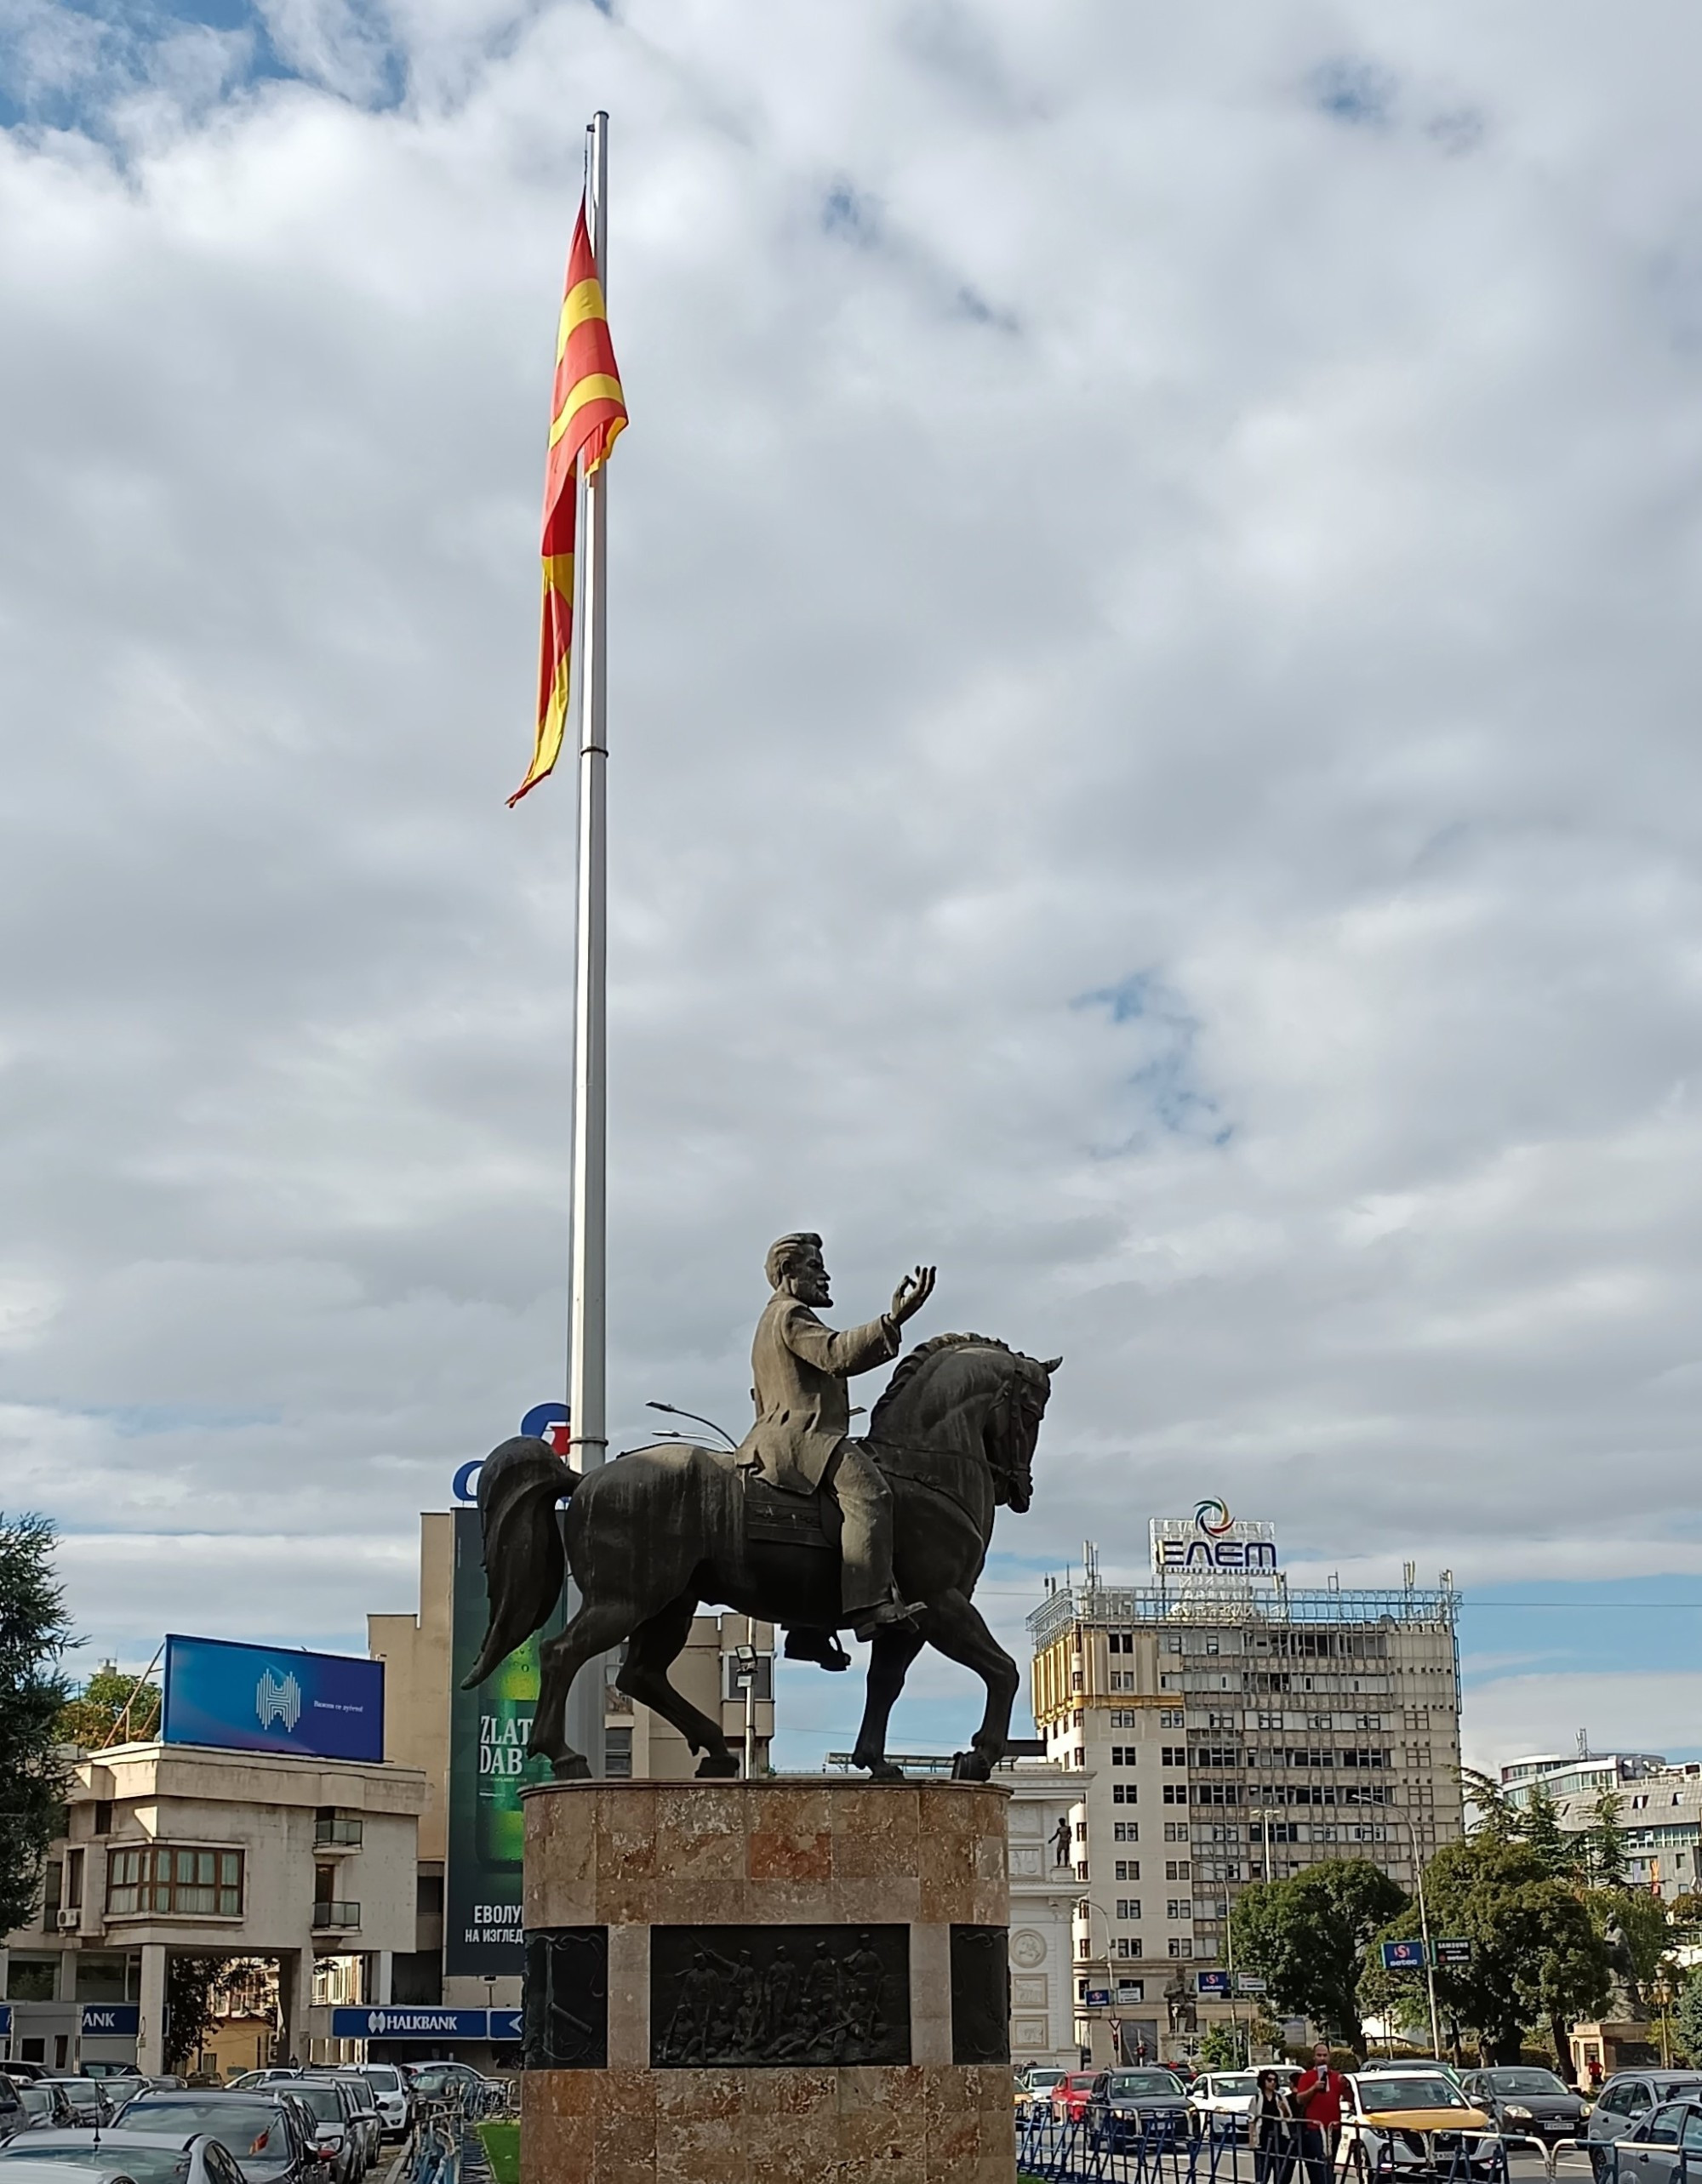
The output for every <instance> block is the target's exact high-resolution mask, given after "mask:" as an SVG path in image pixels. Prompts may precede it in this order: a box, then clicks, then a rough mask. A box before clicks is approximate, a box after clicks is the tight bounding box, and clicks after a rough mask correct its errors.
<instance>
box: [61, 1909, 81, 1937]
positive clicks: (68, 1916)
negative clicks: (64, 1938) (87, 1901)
mask: <svg viewBox="0 0 1702 2184" xmlns="http://www.w3.org/2000/svg"><path fill="white" fill-rule="evenodd" d="M82 1924H83V1913H82V1912H81V1911H79V1910H77V1908H76V1907H75V1906H73V1907H72V1908H71V1910H69V1911H61V1912H60V1914H59V1930H60V1933H61V1934H74V1933H75V1932H76V1931H77V1928H78V1927H79V1926H80V1925H82Z"/></svg>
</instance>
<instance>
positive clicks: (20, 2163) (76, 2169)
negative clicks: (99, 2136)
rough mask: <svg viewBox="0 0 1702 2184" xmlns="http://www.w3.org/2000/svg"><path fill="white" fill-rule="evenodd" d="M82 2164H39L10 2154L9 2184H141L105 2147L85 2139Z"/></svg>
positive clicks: (66, 2162)
mask: <svg viewBox="0 0 1702 2184" xmlns="http://www.w3.org/2000/svg"><path fill="white" fill-rule="evenodd" d="M81 2145H82V2152H83V2158H82V2160H81V2161H76V2162H72V2161H51V2160H49V2161H37V2160H35V2159H33V2158H31V2159H28V2160H26V2159H24V2158H21V2157H20V2158H15V2159H14V2158H13V2156H12V2154H11V2153H10V2151H9V2149H5V2150H4V2151H5V2152H6V2168H5V2172H4V2173H5V2178H6V2184H141V2179H140V2177H133V2176H132V2175H130V2172H129V2170H127V2169H125V2168H123V2166H122V2165H121V2164H119V2163H118V2162H117V2161H114V2160H110V2159H109V2158H107V2155H106V2150H105V2148H104V2147H97V2146H95V2145H94V2143H93V2141H91V2140H89V2139H88V2138H84V2139H83V2141H81Z"/></svg>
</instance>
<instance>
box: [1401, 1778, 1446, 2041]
mask: <svg viewBox="0 0 1702 2184" xmlns="http://www.w3.org/2000/svg"><path fill="white" fill-rule="evenodd" d="M1401 1817H1402V1820H1404V1821H1405V1822H1406V1823H1407V1833H1408V1836H1409V1837H1410V1838H1411V1839H1412V1845H1413V1871H1414V1873H1415V1874H1416V1875H1417V1876H1418V1883H1419V1935H1420V1936H1422V1938H1423V1941H1424V1945H1425V1989H1426V1991H1427V1992H1428V1993H1429V1995H1430V2003H1431V2054H1432V2055H1433V2056H1435V2057H1436V2061H1438V2062H1440V2061H1442V2033H1441V2032H1440V2030H1439V2029H1438V2027H1437V2024H1436V1965H1435V1964H1434V1962H1433V1961H1432V1959H1431V1919H1430V1913H1429V1911H1428V1910H1427V1909H1426V1908H1425V1868H1424V1862H1423V1861H1422V1860H1421V1859H1420V1857H1419V1831H1418V1829H1417V1828H1415V1827H1414V1825H1413V1816H1412V1814H1411V1813H1410V1812H1402V1815H1401Z"/></svg>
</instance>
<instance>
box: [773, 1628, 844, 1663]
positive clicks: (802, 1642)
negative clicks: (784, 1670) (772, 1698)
mask: <svg viewBox="0 0 1702 2184" xmlns="http://www.w3.org/2000/svg"><path fill="white" fill-rule="evenodd" d="M782 1650H783V1652H784V1654H785V1658H786V1659H787V1660H788V1661H814V1663H815V1665H816V1667H817V1668H831V1669H834V1670H836V1671H837V1670H838V1669H842V1668H849V1667H850V1666H851V1656H850V1655H849V1654H848V1652H847V1651H845V1648H844V1647H843V1646H842V1645H841V1644H840V1643H839V1640H838V1639H837V1638H836V1637H835V1636H834V1634H833V1633H832V1632H831V1630H815V1629H812V1628H809V1627H808V1625H802V1624H801V1625H800V1626H799V1627H798V1628H796V1629H793V1630H789V1631H788V1632H787V1633H786V1642H785V1646H784V1648H783V1649H782Z"/></svg>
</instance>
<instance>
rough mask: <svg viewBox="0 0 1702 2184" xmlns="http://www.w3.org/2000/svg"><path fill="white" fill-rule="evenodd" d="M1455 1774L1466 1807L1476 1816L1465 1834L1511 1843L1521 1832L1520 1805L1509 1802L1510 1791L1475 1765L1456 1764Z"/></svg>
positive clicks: (1469, 1822)
mask: <svg viewBox="0 0 1702 2184" xmlns="http://www.w3.org/2000/svg"><path fill="white" fill-rule="evenodd" d="M1454 1773H1455V1776H1457V1777H1458V1779H1459V1790H1460V1795H1461V1796H1462V1797H1463V1798H1464V1799H1465V1808H1466V1810H1467V1811H1468V1812H1470V1813H1471V1815H1472V1818H1471V1820H1470V1821H1468V1822H1467V1823H1466V1833H1468V1834H1470V1835H1487V1836H1488V1837H1489V1839H1491V1840H1492V1841H1493V1842H1497V1843H1510V1842H1511V1841H1512V1839H1513V1838H1514V1837H1515V1836H1516V1834H1517V1833H1519V1822H1520V1818H1521V1815H1520V1812H1519V1810H1518V1807H1517V1806H1516V1805H1512V1804H1510V1803H1509V1801H1508V1798H1507V1793H1506V1792H1505V1790H1504V1789H1503V1788H1502V1787H1501V1785H1500V1783H1499V1782H1497V1781H1496V1779H1495V1777H1494V1775H1486V1774H1482V1773H1481V1772H1480V1771H1478V1769H1477V1768H1476V1767H1456V1768H1455V1769H1454Z"/></svg>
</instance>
